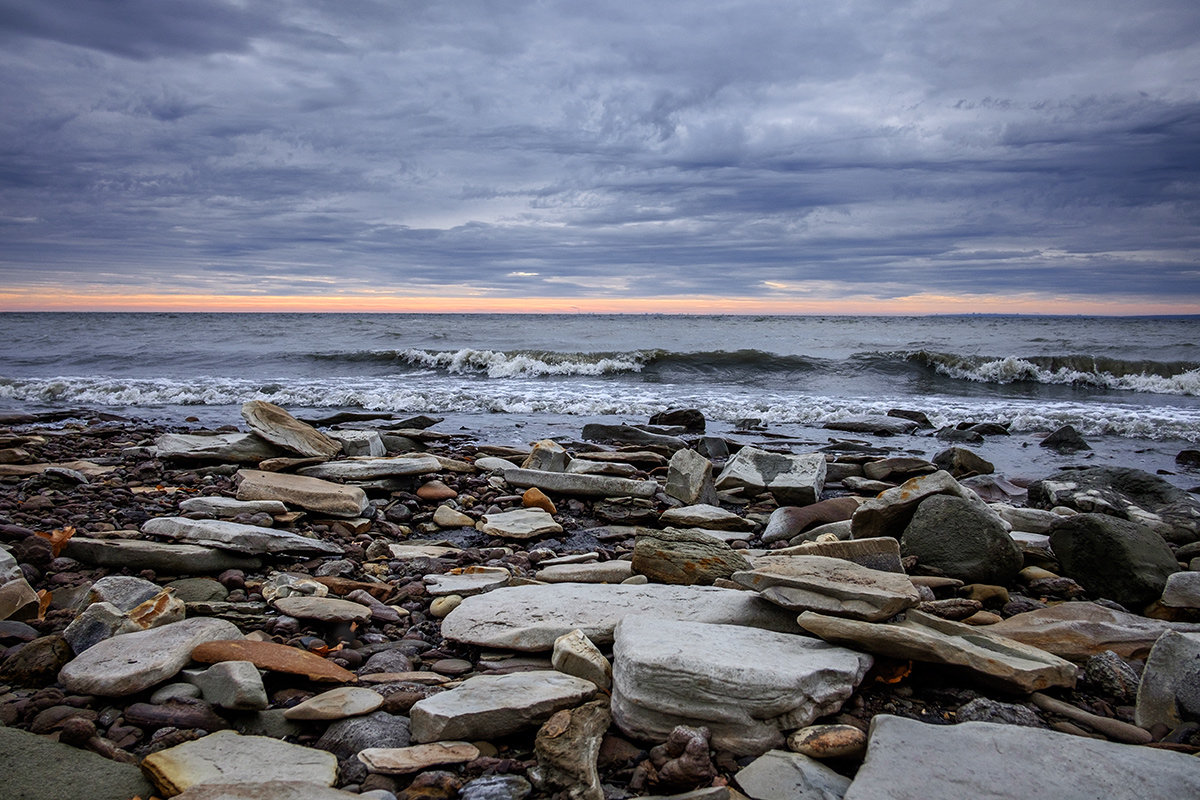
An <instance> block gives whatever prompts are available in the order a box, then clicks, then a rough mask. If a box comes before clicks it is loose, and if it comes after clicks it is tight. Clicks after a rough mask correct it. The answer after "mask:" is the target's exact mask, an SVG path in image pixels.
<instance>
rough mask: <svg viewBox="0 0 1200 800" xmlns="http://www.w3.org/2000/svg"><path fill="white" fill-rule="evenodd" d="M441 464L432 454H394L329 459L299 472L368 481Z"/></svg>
mask: <svg viewBox="0 0 1200 800" xmlns="http://www.w3.org/2000/svg"><path fill="white" fill-rule="evenodd" d="M440 469H441V464H440V462H438V460H437V459H436V458H434V457H433V456H427V455H419V456H395V457H394V458H347V459H343V460H341V461H328V462H326V463H324V464H316V465H314V466H311V467H305V468H304V469H301V470H300V474H301V475H306V476H308V477H310V478H320V479H322V480H328V479H332V480H340V481H369V480H374V479H375V478H403V477H409V476H412V475H425V474H427V473H430V472H437V471H439V470H440Z"/></svg>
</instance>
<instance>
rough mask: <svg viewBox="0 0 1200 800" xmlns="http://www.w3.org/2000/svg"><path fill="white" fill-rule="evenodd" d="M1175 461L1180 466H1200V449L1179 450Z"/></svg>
mask: <svg viewBox="0 0 1200 800" xmlns="http://www.w3.org/2000/svg"><path fill="white" fill-rule="evenodd" d="M1175 463H1176V464H1179V465H1180V466H1182V467H1200V450H1180V451H1179V455H1177V456H1175Z"/></svg>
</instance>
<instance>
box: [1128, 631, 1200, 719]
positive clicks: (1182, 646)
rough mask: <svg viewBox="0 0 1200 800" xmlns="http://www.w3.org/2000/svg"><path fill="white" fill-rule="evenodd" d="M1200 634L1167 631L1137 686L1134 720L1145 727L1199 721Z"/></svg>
mask: <svg viewBox="0 0 1200 800" xmlns="http://www.w3.org/2000/svg"><path fill="white" fill-rule="evenodd" d="M1198 700H1200V633H1176V632H1174V631H1168V632H1167V633H1164V634H1163V635H1162V638H1160V639H1159V640H1158V642H1157V643H1156V644H1155V645H1154V649H1152V650H1151V651H1150V657H1149V658H1148V659H1146V668H1145V669H1144V670H1142V681H1141V684H1140V685H1139V686H1138V692H1137V706H1136V708H1135V711H1134V721H1136V722H1137V724H1138V725H1140V726H1142V727H1143V728H1149V727H1151V726H1153V725H1156V724H1159V723H1162V724H1164V725H1166V726H1167V727H1168V728H1176V727H1178V726H1179V725H1180V724H1181V723H1183V722H1189V721H1190V722H1200V702H1197V701H1198Z"/></svg>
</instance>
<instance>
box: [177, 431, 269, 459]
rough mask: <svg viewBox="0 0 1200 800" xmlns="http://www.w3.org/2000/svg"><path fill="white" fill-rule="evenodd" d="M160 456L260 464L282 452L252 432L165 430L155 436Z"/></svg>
mask: <svg viewBox="0 0 1200 800" xmlns="http://www.w3.org/2000/svg"><path fill="white" fill-rule="evenodd" d="M154 447H155V449H156V451H157V454H158V457H159V458H162V459H165V460H168V461H218V462H221V463H223V464H257V463H258V462H260V461H265V460H267V459H268V458H278V457H279V456H280V455H282V454H283V452H282V451H281V450H280V449H279V448H278V447H276V446H275V445H273V444H271V443H270V442H268V441H266V440H265V439H263V438H262V437H260V436H257V435H255V434H253V433H216V434H195V433H164V434H162V435H161V436H159V437H158V438H157V439H155V440H154Z"/></svg>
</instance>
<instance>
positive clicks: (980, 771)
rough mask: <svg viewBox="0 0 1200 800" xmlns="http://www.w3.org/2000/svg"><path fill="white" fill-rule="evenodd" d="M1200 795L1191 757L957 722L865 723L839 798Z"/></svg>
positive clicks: (1060, 799)
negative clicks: (867, 731) (854, 770)
mask: <svg viewBox="0 0 1200 800" xmlns="http://www.w3.org/2000/svg"><path fill="white" fill-rule="evenodd" d="M1197 796H1200V765H1198V764H1197V761H1196V758H1195V757H1194V756H1189V755H1184V754H1183V753H1172V752H1170V751H1166V750H1155V749H1153V748H1149V747H1137V746H1134V745H1127V744H1117V743H1115V742H1107V741H1103V740H1099V739H1089V738H1087V737H1083V736H1071V735H1069V734H1065V733H1056V732H1054V731H1048V730H1040V729H1037V728H1027V727H1022V726H1018V725H1002V724H997V723H992V722H964V723H961V724H958V725H927V724H925V723H922V722H917V721H915V720H910V719H905V718H902V717H893V716H889V715H886V714H881V715H879V716H876V717H875V718H874V719H873V720H872V721H871V735H870V741H869V744H868V748H867V758H866V761H865V762H864V763H863V765H862V766H861V767H860V768H859V770H858V774H857V775H856V777H855V779H854V782H853V783H852V784H850V789H849V790H848V791H847V792H846V800H962V799H963V798H968V797H969V798H973V799H978V800H1001V798H1012V797H1053V798H1055V800H1093V798H1098V797H1104V798H1151V797H1164V798H1165V797H1171V798H1183V797H1197Z"/></svg>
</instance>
